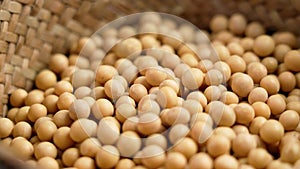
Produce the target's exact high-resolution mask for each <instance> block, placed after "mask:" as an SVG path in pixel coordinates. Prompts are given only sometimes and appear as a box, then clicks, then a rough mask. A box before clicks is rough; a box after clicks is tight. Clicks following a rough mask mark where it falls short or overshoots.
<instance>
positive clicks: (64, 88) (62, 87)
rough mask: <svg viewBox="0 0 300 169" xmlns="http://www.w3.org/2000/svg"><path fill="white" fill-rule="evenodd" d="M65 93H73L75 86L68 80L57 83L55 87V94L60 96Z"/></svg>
mask: <svg viewBox="0 0 300 169" xmlns="http://www.w3.org/2000/svg"><path fill="white" fill-rule="evenodd" d="M64 92H69V93H72V92H73V86H72V84H71V83H70V82H68V81H66V80H61V81H59V82H57V83H56V85H55V86H54V93H55V94H56V95H58V96H59V95H61V94H62V93H64Z"/></svg>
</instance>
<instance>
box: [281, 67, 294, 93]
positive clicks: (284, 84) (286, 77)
mask: <svg viewBox="0 0 300 169" xmlns="http://www.w3.org/2000/svg"><path fill="white" fill-rule="evenodd" d="M278 80H279V83H280V89H281V90H282V91H283V92H290V91H292V90H293V89H294V88H295V87H296V78H295V75H294V74H293V73H291V72H288V71H286V72H282V73H280V74H279V76H278Z"/></svg>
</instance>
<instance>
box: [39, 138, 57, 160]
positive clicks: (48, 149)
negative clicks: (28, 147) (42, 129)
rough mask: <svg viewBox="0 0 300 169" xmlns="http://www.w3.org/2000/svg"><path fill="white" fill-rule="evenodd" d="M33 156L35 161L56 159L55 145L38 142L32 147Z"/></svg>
mask: <svg viewBox="0 0 300 169" xmlns="http://www.w3.org/2000/svg"><path fill="white" fill-rule="evenodd" d="M34 156H35V158H36V159H37V160H39V159H41V158H43V157H52V158H56V156H57V149H56V147H55V145H53V144H52V143H50V142H40V143H37V145H36V146H35V147H34Z"/></svg>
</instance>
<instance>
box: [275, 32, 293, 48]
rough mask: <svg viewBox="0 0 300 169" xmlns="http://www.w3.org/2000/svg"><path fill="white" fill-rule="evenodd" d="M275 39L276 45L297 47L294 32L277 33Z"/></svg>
mask: <svg viewBox="0 0 300 169" xmlns="http://www.w3.org/2000/svg"><path fill="white" fill-rule="evenodd" d="M273 39H274V41H275V43H276V44H286V45H288V46H290V47H292V48H293V47H295V45H296V41H297V40H296V37H295V35H294V34H293V33H292V32H286V31H283V32H280V31H279V32H276V33H274V34H273Z"/></svg>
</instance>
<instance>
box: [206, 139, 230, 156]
mask: <svg viewBox="0 0 300 169" xmlns="http://www.w3.org/2000/svg"><path fill="white" fill-rule="evenodd" d="M206 146H207V151H208V153H209V155H211V156H212V157H218V156H220V155H222V154H228V153H229V151H230V146H231V143H230V140H229V139H228V138H227V137H225V136H222V135H213V136H211V137H210V138H209V139H208V140H207V144H206Z"/></svg>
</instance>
